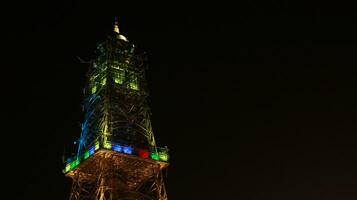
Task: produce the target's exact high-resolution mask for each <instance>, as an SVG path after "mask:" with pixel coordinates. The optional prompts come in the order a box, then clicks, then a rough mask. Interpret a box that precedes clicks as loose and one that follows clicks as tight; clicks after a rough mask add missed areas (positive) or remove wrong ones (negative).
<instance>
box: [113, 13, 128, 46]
mask: <svg viewBox="0 0 357 200" xmlns="http://www.w3.org/2000/svg"><path fill="white" fill-rule="evenodd" d="M114 33H116V34H117V38H118V39H121V40H124V41H126V42H128V39H126V37H125V36H124V35H122V34H120V31H119V22H118V18H117V17H115V20H114Z"/></svg>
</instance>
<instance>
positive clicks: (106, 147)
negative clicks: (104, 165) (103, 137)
mask: <svg viewBox="0 0 357 200" xmlns="http://www.w3.org/2000/svg"><path fill="white" fill-rule="evenodd" d="M103 146H104V148H105V149H111V148H112V143H111V142H110V141H106V142H104V144H103Z"/></svg>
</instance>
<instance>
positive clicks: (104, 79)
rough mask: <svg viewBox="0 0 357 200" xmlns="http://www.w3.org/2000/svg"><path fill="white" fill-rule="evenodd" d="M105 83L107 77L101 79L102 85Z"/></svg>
mask: <svg viewBox="0 0 357 200" xmlns="http://www.w3.org/2000/svg"><path fill="white" fill-rule="evenodd" d="M106 83H107V79H106V78H103V80H102V83H101V84H102V85H103V86H104V85H105V84H106Z"/></svg>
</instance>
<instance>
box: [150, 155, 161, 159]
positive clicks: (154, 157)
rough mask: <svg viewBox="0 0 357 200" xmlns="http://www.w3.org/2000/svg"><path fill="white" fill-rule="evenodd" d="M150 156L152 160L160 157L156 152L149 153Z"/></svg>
mask: <svg viewBox="0 0 357 200" xmlns="http://www.w3.org/2000/svg"><path fill="white" fill-rule="evenodd" d="M150 157H151V158H152V159H154V160H159V159H160V156H159V154H158V153H151V155H150Z"/></svg>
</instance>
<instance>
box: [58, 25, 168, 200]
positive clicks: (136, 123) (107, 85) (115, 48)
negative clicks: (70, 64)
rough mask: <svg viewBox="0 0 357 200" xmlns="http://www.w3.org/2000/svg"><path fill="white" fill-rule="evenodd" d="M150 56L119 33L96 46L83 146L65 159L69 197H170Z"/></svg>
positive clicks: (158, 199) (113, 199)
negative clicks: (149, 82)
mask: <svg viewBox="0 0 357 200" xmlns="http://www.w3.org/2000/svg"><path fill="white" fill-rule="evenodd" d="M145 59H146V57H145V55H143V54H138V53H137V52H136V51H135V47H134V45H133V44H132V43H130V42H129V41H128V40H127V39H126V38H125V37H124V36H123V35H122V34H120V32H119V27H118V23H117V22H115V25H114V31H113V33H111V34H110V35H109V36H108V38H107V39H106V40H105V41H104V42H103V43H101V44H99V45H98V47H97V57H96V59H94V60H93V61H92V62H91V67H90V70H89V72H88V76H87V78H88V83H87V86H86V88H85V90H84V92H85V100H84V103H83V111H84V120H83V122H82V126H81V128H82V132H81V135H80V137H79V139H78V142H77V144H78V150H77V152H76V154H75V156H74V157H72V158H69V159H68V160H67V161H66V163H65V164H66V166H65V169H64V173H65V175H66V176H67V177H70V178H72V180H73V183H72V189H71V194H70V200H87V199H88V200H117V199H118V200H119V199H123V200H124V199H125V200H129V199H130V200H131V199H132V200H134V199H135V200H144V199H145V200H149V199H150V200H151V199H152V200H154V199H155V200H167V196H166V191H165V186H164V179H163V174H162V170H163V169H165V168H167V166H168V157H169V156H168V150H167V148H158V147H157V146H156V143H155V139H154V135H153V131H152V127H151V122H150V110H149V107H148V105H147V96H148V92H147V86H146V80H145V68H146V61H145Z"/></svg>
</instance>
